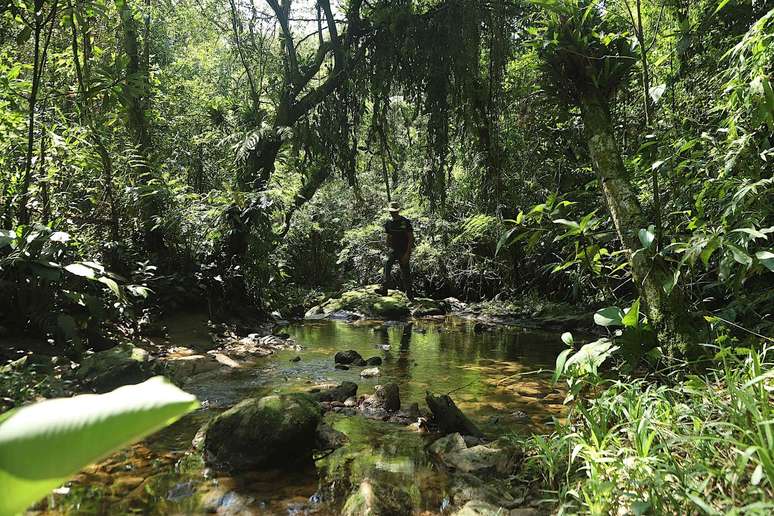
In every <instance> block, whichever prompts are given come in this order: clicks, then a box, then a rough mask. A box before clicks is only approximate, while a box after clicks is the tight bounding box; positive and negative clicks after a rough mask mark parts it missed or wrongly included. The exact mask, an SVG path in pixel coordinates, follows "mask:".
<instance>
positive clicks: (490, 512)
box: [454, 500, 510, 516]
mask: <svg viewBox="0 0 774 516" xmlns="http://www.w3.org/2000/svg"><path fill="white" fill-rule="evenodd" d="M454 516H510V511H509V510H508V509H504V508H502V507H499V506H497V505H492V504H491V503H487V502H484V501H482V500H471V501H469V502H468V503H466V504H465V505H464V506H463V507H462V508H461V509H460V510H459V511H457V512H455V513H454Z"/></svg>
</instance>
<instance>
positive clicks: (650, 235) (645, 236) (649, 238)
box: [639, 225, 656, 249]
mask: <svg viewBox="0 0 774 516" xmlns="http://www.w3.org/2000/svg"><path fill="white" fill-rule="evenodd" d="M639 237H640V243H641V244H642V247H643V249H650V246H651V245H653V241H654V240H655V239H656V235H655V233H654V226H653V225H651V226H649V227H648V229H641V230H640V232H639Z"/></svg>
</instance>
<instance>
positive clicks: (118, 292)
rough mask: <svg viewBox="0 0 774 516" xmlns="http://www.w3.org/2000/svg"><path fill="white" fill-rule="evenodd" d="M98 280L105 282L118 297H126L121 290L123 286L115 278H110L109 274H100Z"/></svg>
mask: <svg viewBox="0 0 774 516" xmlns="http://www.w3.org/2000/svg"><path fill="white" fill-rule="evenodd" d="M97 281H99V282H100V283H104V284H105V285H107V286H108V288H109V289H110V290H111V291H112V292H113V294H115V296H116V297H117V298H118V299H121V300H123V299H124V293H123V292H122V291H121V288H120V287H119V286H118V283H116V282H115V281H114V280H112V279H110V278H108V277H107V276H100V277H99V278H98V279H97Z"/></svg>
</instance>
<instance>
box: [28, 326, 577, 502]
mask: <svg viewBox="0 0 774 516" xmlns="http://www.w3.org/2000/svg"><path fill="white" fill-rule="evenodd" d="M184 323H186V324H187V323H190V319H184V320H182V321H179V322H178V323H177V325H178V326H180V325H181V324H184ZM286 331H287V333H289V334H290V335H291V337H292V338H293V339H295V341H296V343H297V345H298V346H300V350H284V351H280V352H277V353H275V354H273V355H270V356H268V357H263V358H260V359H258V360H257V361H254V362H251V363H249V364H245V365H244V366H243V367H239V368H235V369H233V370H231V371H230V372H229V373H228V374H222V373H221V374H218V375H209V376H208V375H206V374H205V375H203V376H200V377H197V378H193V379H192V380H190V381H188V382H187V383H185V385H184V388H185V389H186V390H188V391H189V392H192V393H194V394H195V395H196V396H197V397H198V398H199V400H200V401H201V402H202V407H203V408H202V409H201V410H199V411H197V412H195V413H193V414H191V415H189V416H187V417H185V418H183V419H182V420H181V421H179V422H177V423H176V424H174V425H172V426H170V427H168V428H166V429H165V430H163V431H161V432H159V433H157V434H155V435H153V436H152V437H151V438H149V439H147V440H145V441H143V442H140V443H138V444H135V445H134V446H132V447H130V448H128V449H125V450H123V451H121V452H119V453H116V454H114V455H112V456H110V457H109V458H108V459H106V460H104V461H102V462H101V463H99V464H96V465H93V466H90V467H89V468H87V469H85V470H84V471H83V472H81V473H80V474H79V475H77V476H76V477H75V478H74V479H73V480H72V481H70V482H68V483H67V484H66V485H65V486H64V487H62V488H60V489H58V490H56V491H55V492H54V493H53V494H51V495H49V496H48V497H47V498H46V499H44V500H43V501H42V502H41V503H40V504H38V506H36V508H37V509H39V510H40V511H42V513H44V514H64V513H67V514H73V513H84V514H85V513H88V514H95V513H98V514H117V513H131V512H136V513H143V514H192V513H208V512H209V513H212V512H215V513H219V514H324V515H327V514H339V513H340V511H341V507H342V505H343V503H344V501H345V500H346V497H347V496H348V495H349V494H350V493H351V491H352V489H353V487H352V486H355V487H356V486H357V485H358V484H359V483H360V482H361V481H362V480H363V479H366V478H367V479H371V480H372V481H375V482H380V483H387V484H390V485H394V486H397V487H399V488H400V489H401V490H403V492H407V493H408V494H409V496H410V498H411V505H412V507H413V511H414V512H415V513H421V514H440V513H442V512H445V509H446V508H447V507H449V505H450V498H451V490H452V489H453V487H452V485H451V483H450V478H449V475H448V473H447V472H446V471H445V468H444V467H443V466H440V465H438V464H436V463H434V461H433V460H432V458H431V457H430V456H429V454H428V452H427V450H426V448H427V445H428V444H429V443H431V442H432V441H433V439H434V438H437V437H438V436H437V434H436V435H433V434H431V433H421V432H418V431H416V430H412V429H411V428H410V427H406V426H403V425H400V424H395V423H388V422H383V421H380V420H374V419H367V418H365V417H363V416H361V415H355V416H344V415H341V414H337V413H335V412H328V413H327V414H326V416H325V421H326V422H327V423H328V424H329V425H331V426H332V427H333V428H335V429H336V430H338V431H340V432H343V433H344V434H346V436H347V438H348V439H349V442H348V443H347V444H345V445H344V446H343V447H341V448H338V449H336V450H335V451H333V452H332V453H330V454H328V455H327V456H324V457H317V460H316V461H315V462H314V463H310V464H308V466H306V467H302V468H297V469H294V470H292V471H289V472H288V471H270V472H261V473H249V474H240V475H237V476H234V477H224V476H218V475H216V474H214V473H213V472H212V471H210V470H209V469H207V468H206V467H205V465H204V463H203V461H202V459H201V454H200V453H196V452H192V451H191V441H192V439H193V438H194V436H195V434H196V432H197V430H198V428H199V427H201V425H202V424H203V423H204V422H205V421H206V420H208V419H209V418H211V417H212V416H213V415H215V414H216V413H217V412H219V411H222V410H223V409H225V408H227V407H229V406H232V405H233V404H235V403H236V402H238V401H239V400H241V399H244V398H247V397H250V396H264V395H268V394H273V393H287V392H306V391H310V390H311V389H313V388H314V387H315V386H316V385H322V384H330V383H340V382H342V381H345V380H348V381H353V382H356V383H357V384H358V395H362V394H370V393H371V392H373V389H374V386H375V385H377V384H384V383H387V382H395V383H397V385H398V386H399V388H400V398H401V404H402V406H404V407H405V406H408V405H410V404H411V403H413V402H418V403H419V406H420V407H422V410H423V411H424V410H426V409H425V404H424V397H425V393H426V391H428V390H430V391H432V392H433V393H436V394H442V393H451V396H452V397H453V399H454V400H455V402H456V403H457V405H458V406H459V408H460V409H461V410H462V411H463V412H464V413H465V414H466V415H467V416H468V417H470V418H471V420H473V421H474V422H475V423H476V424H477V425H478V426H479V427H480V428H481V429H482V430H483V431H484V432H485V433H486V434H487V436H488V437H492V438H494V437H498V436H502V435H505V434H508V433H514V432H515V433H522V434H524V433H530V432H545V431H547V430H548V429H550V426H551V421H552V417H553V416H559V417H561V415H562V414H563V411H564V407H563V405H562V401H563V399H564V395H563V393H562V392H560V391H559V390H557V389H555V388H553V387H552V386H551V384H550V373H549V372H547V371H550V370H551V369H552V367H553V363H554V360H555V357H556V355H557V353H558V352H559V351H560V350H561V349H562V343H561V340H560V338H559V335H556V334H552V333H545V332H538V331H534V330H524V329H521V328H515V327H495V328H490V329H489V331H486V332H477V331H475V330H474V325H473V323H472V322H470V321H466V320H464V319H460V318H456V317H446V318H442V319H438V320H421V321H416V322H413V323H392V322H388V323H383V322H380V321H358V322H356V323H346V322H340V321H307V322H303V323H296V324H291V325H290V326H288V327H287V329H286ZM201 335H202V332H201V331H197V330H196V329H191V328H190V326H185V327H183V328H175V322H174V321H172V322H171V323H170V331H169V341H170V342H169V343H170V344H171V345H173V346H190V345H191V343H192V342H194V344H195V341H196V340H197V339H201ZM347 349H354V350H356V351H358V352H359V353H360V354H361V355H362V356H364V357H371V356H378V357H381V358H382V360H383V363H382V365H381V366H380V370H381V376H379V377H376V378H361V377H360V374H359V373H360V370H361V369H362V368H358V367H352V368H351V369H350V370H339V369H335V368H334V361H333V356H334V354H335V353H336V352H337V351H341V350H347ZM296 357H300V360H297V359H296ZM294 359H296V360H297V361H293V360H294ZM200 378H201V379H200Z"/></svg>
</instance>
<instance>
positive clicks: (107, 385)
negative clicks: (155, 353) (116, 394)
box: [75, 344, 154, 392]
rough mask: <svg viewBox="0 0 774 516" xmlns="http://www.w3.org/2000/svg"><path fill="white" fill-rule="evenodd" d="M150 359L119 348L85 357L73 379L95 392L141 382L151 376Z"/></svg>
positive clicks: (134, 350)
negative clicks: (88, 386)
mask: <svg viewBox="0 0 774 516" xmlns="http://www.w3.org/2000/svg"><path fill="white" fill-rule="evenodd" d="M153 374H154V372H153V368H152V364H151V361H150V355H148V352H147V351H145V350H144V349H141V348H138V347H135V346H132V345H131V344H122V345H119V346H115V347H114V348H111V349H108V350H105V351H99V352H97V353H94V354H92V355H89V356H87V357H86V358H84V359H83V361H82V362H81V365H80V367H79V368H78V370H77V371H76V373H75V377H76V378H77V379H78V380H80V381H82V382H84V383H86V384H88V385H90V386H92V387H93V388H94V390H96V391H97V392H108V391H112V390H113V389H115V388H117V387H120V386H122V385H132V384H136V383H140V382H143V381H145V380H147V379H148V378H150V377H151V376H153Z"/></svg>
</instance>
